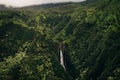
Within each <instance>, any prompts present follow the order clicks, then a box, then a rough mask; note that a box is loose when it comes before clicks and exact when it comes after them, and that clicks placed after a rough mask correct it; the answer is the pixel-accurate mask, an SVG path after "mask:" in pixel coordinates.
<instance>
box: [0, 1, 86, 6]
mask: <svg viewBox="0 0 120 80" xmlns="http://www.w3.org/2000/svg"><path fill="white" fill-rule="evenodd" d="M68 1H73V2H80V1H84V0H0V4H5V5H6V6H14V7H21V6H28V5H34V4H42V3H54V2H55V3H56V2H68Z"/></svg>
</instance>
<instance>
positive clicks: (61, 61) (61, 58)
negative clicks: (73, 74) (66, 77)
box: [60, 44, 65, 69]
mask: <svg viewBox="0 0 120 80" xmlns="http://www.w3.org/2000/svg"><path fill="white" fill-rule="evenodd" d="M60 64H61V66H62V67H63V68H64V69H65V65H64V56H63V52H62V49H61V44H60Z"/></svg>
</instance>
